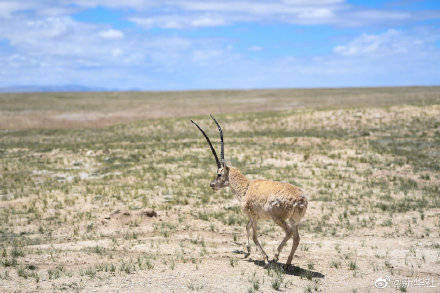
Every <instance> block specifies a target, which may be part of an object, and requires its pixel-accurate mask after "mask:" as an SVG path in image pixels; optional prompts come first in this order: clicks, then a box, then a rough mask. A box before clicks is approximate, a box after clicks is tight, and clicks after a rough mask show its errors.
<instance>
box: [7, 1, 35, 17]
mask: <svg viewBox="0 0 440 293" xmlns="http://www.w3.org/2000/svg"><path fill="white" fill-rule="evenodd" d="M32 7H33V5H31V4H30V3H26V2H24V1H23V2H17V1H5V2H4V1H1V2H0V18H1V17H3V18H9V17H11V16H12V14H13V13H14V12H17V11H22V10H25V9H29V8H32Z"/></svg>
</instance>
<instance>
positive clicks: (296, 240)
mask: <svg viewBox="0 0 440 293" xmlns="http://www.w3.org/2000/svg"><path fill="white" fill-rule="evenodd" d="M292 230H293V244H292V250H291V251H290V254H289V257H288V258H287V262H286V267H288V266H290V264H291V263H292V258H293V255H294V254H295V251H296V249H297V248H298V244H299V240H300V237H299V233H298V225H293V226H292Z"/></svg>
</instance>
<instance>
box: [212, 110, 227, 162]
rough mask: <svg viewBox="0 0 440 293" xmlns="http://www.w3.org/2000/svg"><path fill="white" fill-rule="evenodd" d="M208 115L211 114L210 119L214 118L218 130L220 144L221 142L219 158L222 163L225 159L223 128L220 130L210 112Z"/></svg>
mask: <svg viewBox="0 0 440 293" xmlns="http://www.w3.org/2000/svg"><path fill="white" fill-rule="evenodd" d="M209 116H211V118H212V120H214V122H215V124H217V127H218V131H219V132H220V144H221V148H220V158H221V160H222V163H224V161H225V144H224V142H223V130H222V128H221V126H220V124H218V122H217V120H215V118H214V116H212V114H210V115H209Z"/></svg>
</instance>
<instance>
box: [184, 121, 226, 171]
mask: <svg viewBox="0 0 440 293" xmlns="http://www.w3.org/2000/svg"><path fill="white" fill-rule="evenodd" d="M191 122H192V123H193V124H194V125H195V126H197V128H198V129H199V130H200V131H201V132H202V133H203V136H204V137H205V138H206V141H207V142H208V144H209V147H210V148H211V151H212V154H213V155H214V158H215V162H216V163H217V167H218V168H221V166H222V165H221V164H220V161H219V160H218V157H217V153H216V152H215V149H214V147H213V146H212V143H211V141H210V140H209V137H208V136H207V135H206V133H205V132H204V131H203V129H202V128H200V126H199V125H198V124H197V123H195V122H194V121H192V120H191Z"/></svg>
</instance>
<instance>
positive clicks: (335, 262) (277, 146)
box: [0, 87, 440, 292]
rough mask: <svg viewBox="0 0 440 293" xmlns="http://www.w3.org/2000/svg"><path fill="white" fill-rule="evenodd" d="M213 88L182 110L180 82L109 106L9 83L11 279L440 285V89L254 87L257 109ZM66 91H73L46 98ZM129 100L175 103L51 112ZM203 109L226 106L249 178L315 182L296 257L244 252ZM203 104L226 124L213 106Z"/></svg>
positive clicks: (2, 262)
mask: <svg viewBox="0 0 440 293" xmlns="http://www.w3.org/2000/svg"><path fill="white" fill-rule="evenodd" d="M350 90H351V91H352V94H350ZM303 91H305V92H307V95H309V96H313V99H312V100H313V102H311V101H309V100H308V99H307V98H306V97H303V98H301V97H300V96H301V95H303ZM329 92H332V94H329ZM359 92H361V93H362V94H359ZM203 93H204V92H198V93H197V95H198V96H197V97H196V98H195V101H197V99H199V100H198V101H199V102H200V101H203V102H200V103H199V104H197V103H198V102H194V101H191V98H190V97H189V94H188V93H183V94H182V95H183V99H184V100H183V101H187V103H188V104H185V103H186V102H182V101H181V103H182V105H183V104H185V105H184V106H182V107H181V109H180V112H179V110H178V106H176V105H175V104H174V102H175V101H176V100H178V98H177V97H174V96H173V95H172V94H170V93H167V94H165V93H164V94H163V95H170V96H169V97H170V98H167V97H162V98H154V99H153V98H152V99H153V100H154V101H153V102H152V101H151V99H148V98H145V99H143V98H142V97H141V94H140V93H133V95H135V96H134V97H132V98H133V100H131V98H130V97H128V96H124V95H125V94H126V93H123V94H122V96H123V99H126V100H127V101H126V102H120V101H118V100H117V94H116V93H111V95H114V97H112V98H111V99H110V100H109V102H108V105H107V103H106V99H107V98H106V97H107V96H106V95H107V94H97V95H98V100H99V101H100V102H101V104H102V107H99V106H98V105H97V103H96V101H94V100H93V99H90V98H89V99H85V98H84V97H80V98H74V99H73V100H70V99H68V98H67V97H69V94H48V95H47V96H46V95H41V94H38V95H36V96H38V97H41V98H42V100H41V101H40V100H38V98H36V97H34V96H32V95H31V94H28V95H17V96H15V98H17V99H18V100H17V102H16V103H15V102H14V96H13V95H6V98H5V96H4V95H2V96H1V97H0V107H1V109H2V110H1V111H2V113H3V114H2V115H6V116H7V117H6V116H1V117H2V122H1V123H2V124H1V125H2V128H3V129H4V130H2V131H1V132H0V173H1V176H0V291H6V292H8V291H32V290H41V291H54V290H57V291H58V290H60V291H61V290H66V291H81V290H84V289H85V290H87V291H91V290H96V291H159V292H160V291H176V292H180V291H208V292H214V291H215V292H217V291H222V292H243V291H245V292H246V291H247V292H258V291H261V292H267V291H288V292H291V291H293V292H297V291H298V292H304V291H305V292H314V291H322V292H329V291H340V292H347V291H350V290H352V291H357V292H369V291H371V292H374V291H375V290H377V289H376V288H375V287H374V282H375V280H376V279H378V278H381V277H385V276H387V277H388V278H389V279H390V281H391V282H390V283H389V284H388V288H387V289H385V290H384V292H387V290H388V291H396V290H397V291H415V290H418V291H419V290H421V291H432V292H437V291H438V290H440V273H439V272H440V88H436V87H431V88H406V89H405V88H394V89H393V88H385V89H343V90H338V89H332V90H315V91H313V90H298V92H295V91H294V90H280V91H276V90H272V91H270V90H267V91H248V92H243V93H246V96H245V97H243V99H244V100H247V101H248V102H249V105H251V106H249V108H248V110H249V111H252V112H246V111H245V110H246V108H245V106H246V104H245V103H244V106H240V107H243V108H240V107H238V106H234V105H241V104H242V100H240V94H237V92H232V94H231V95H232V96H234V95H235V96H234V97H236V98H234V99H232V98H230V99H229V98H227V96H228V95H229V94H230V93H229V92H218V93H217V92H206V93H208V94H206V93H205V94H203ZM287 93H290V94H287ZM341 93H343V94H341ZM339 94H341V97H338V95H339ZM58 95H61V96H65V97H66V98H65V101H66V102H65V103H64V104H63V103H62V102H59V103H52V104H47V103H48V101H49V102H50V101H53V100H56V99H58ZM75 95H76V94H75ZM75 95H74V94H72V96H75ZM81 95H83V94H79V96H81ZM84 95H85V94H84ZM127 95H128V94H127ZM186 95H188V96H186ZM220 96H222V97H224V99H225V100H224V104H223V105H222V106H221V110H218V109H219V108H218V107H219V106H218V105H216V103H215V102H216V101H218V100H219V99H220V100H221V98H219V97H220ZM262 96H264V105H263V104H259V106H258V105H257V103H256V102H255V101H258V99H260V98H261V97H262ZM75 97H76V96H75ZM296 97H298V98H296ZM330 97H331V98H330ZM374 97H375V98H374ZM378 97H381V98H378ZM369 98H371V99H369ZM75 99H76V100H75ZM155 99H157V100H155ZM185 99H186V100H185ZM205 99H206V100H205ZM252 99H254V102H255V103H256V104H255V105H256V106H255V108H254V106H253V105H254V104H252V103H253V102H252ZM279 99H280V101H288V102H289V103H290V104H289V103H287V104H286V103H281V102H279ZM320 99H321V100H320ZM332 100H333V101H334V102H333V103H332V102H331V101H332ZM341 101H349V102H346V103H343V102H341ZM150 102H151V104H149V103H150ZM119 103H120V104H119ZM130 103H132V104H131V105H135V106H133V109H136V108H140V109H153V108H154V107H159V106H160V107H162V108H161V110H160V111H162V112H160V111H159V110H158V111H159V112H160V113H162V114H161V115H158V116H157V117H163V118H157V117H154V116H151V117H147V116H136V117H135V118H136V119H145V118H151V119H149V120H140V121H130V122H128V123H125V122H127V121H128V120H124V119H116V118H115V119H113V118H112V119H110V120H108V121H107V120H106V121H104V122H103V121H101V120H99V119H98V120H93V119H91V120H90V121H89V122H87V121H83V119H82V118H81V119H80V122H81V123H79V124H75V123H73V124H69V123H70V122H69V123H67V122H66V123H61V124H57V126H58V127H59V128H58V129H54V127H53V124H51V123H54V120H51V119H52V118H50V119H49V118H48V120H44V119H43V118H41V117H44V116H45V115H46V116H47V117H50V115H49V114H48V113H58V114H57V115H61V114H64V115H65V116H64V117H72V116H69V114H70V115H73V114H75V113H78V111H79V110H78V109H84V110H83V111H84V112H82V113H91V112H89V111H92V112H95V113H98V114H99V113H101V114H102V115H106V113H107V112H114V111H116V110H115V109H118V108H119V109H121V107H122V105H126V104H130ZM156 103H159V104H160V105H159V104H156ZM258 103H260V102H258ZM278 103H279V104H278ZM89 104H90V105H94V106H89ZM266 104H267V106H265V105H266ZM26 105H27V106H26ZM63 105H64V108H63ZM117 105H119V106H117ZM154 105H155V106H154ZM209 105H211V106H209ZM229 105H231V108H228V107H229ZM150 106H151V108H150ZM14 107H15V108H14ZM130 107H131V106H130ZM130 107H128V106H127V108H126V109H129V108H130ZM204 107H206V109H204ZM234 107H236V108H234ZM258 107H260V108H258ZM277 107H279V108H277ZM167 109H170V111H169V113H168V112H167ZM188 109H189V114H205V113H208V112H209V111H213V112H216V111H217V110H218V112H221V113H223V114H220V115H217V116H216V117H217V118H218V120H219V121H220V123H221V124H222V126H223V128H224V131H225V140H226V157H227V159H229V160H230V162H231V164H232V165H234V166H236V167H239V168H241V170H242V171H243V172H244V173H245V174H247V175H248V176H249V177H250V178H267V179H273V180H281V181H288V182H290V183H293V184H296V185H298V186H301V187H302V188H304V189H306V190H307V191H308V193H309V194H310V203H309V209H308V212H307V214H306V221H305V222H304V223H303V224H302V226H301V227H300V235H301V237H302V239H301V243H300V247H299V249H298V251H297V256H296V257H295V258H294V260H293V264H294V267H292V268H291V269H289V270H288V271H283V270H282V269H281V266H279V265H277V264H275V265H271V266H266V267H265V266H264V265H263V264H262V263H261V262H260V261H259V260H260V258H261V257H260V255H259V254H258V253H257V251H256V249H255V247H253V254H251V257H250V259H244V258H243V251H244V246H245V243H246V239H245V228H244V225H245V223H246V219H245V218H244V216H243V214H242V213H241V211H240V208H239V204H238V202H237V200H236V199H235V198H234V197H233V196H232V194H231V193H229V192H228V191H227V190H223V191H220V192H217V193H214V192H213V191H212V190H211V189H210V188H209V181H210V179H211V177H212V176H213V175H214V173H215V164H214V162H213V158H212V155H211V154H210V152H209V149H208V148H207V146H206V143H205V141H204V139H203V137H201V136H200V133H199V132H198V130H197V129H195V127H194V126H193V125H192V124H191V123H190V122H189V119H188V118H186V117H180V116H185V114H188V113H185V111H186V110H188ZM277 110H279V111H277ZM26 111H27V112H32V114H31V116H30V117H31V118H30V119H29V118H25V117H27V116H26ZM81 111H82V110H81ZM127 111H128V112H130V111H131V110H127ZM133 111H135V110H133ZM6 112H7V114H4V113H6ZM14 112H15V114H14ZM234 112H237V113H234ZM238 112H241V113H238ZM60 113H61V114H60ZM170 113H171V114H170ZM14 115H15V116H14ZM32 115H34V116H32ZM90 115H91V114H90ZM170 115H171V116H176V117H174V118H173V117H167V116H170ZM73 116H75V115H73ZM3 117H6V118H5V120H3ZM14 117H15V118H14ZM32 117H34V118H35V117H37V118H36V119H35V120H34V119H33V118H32ZM38 117H40V118H41V119H42V120H41V119H40V118H38ZM75 117H76V116H75ZM98 117H100V116H99V115H98ZM153 118H154V119H153ZM192 118H195V119H197V121H198V122H199V123H200V125H201V126H203V127H204V128H205V129H206V130H208V132H209V133H210V135H211V138H212V139H213V140H214V139H215V138H217V133H216V128H215V126H214V125H213V123H212V121H211V120H209V119H208V117H207V116H206V115H204V116H196V117H194V116H192ZM133 119H134V118H133ZM14 120H15V122H13V121H14ZM129 120H132V118H130V119H129ZM11 121H12V122H11ZM96 121H99V123H98V122H96ZM119 122H124V123H119ZM14 123H15V124H14ZM87 123H89V124H87ZM114 123H116V124H114ZM108 124H113V125H110V126H106V125H108ZM51 125H52V127H51ZM78 126H81V128H77V127H78ZM149 209H154V210H155V211H156V212H157V214H158V215H157V217H150V216H148V215H147V214H146V212H145V211H147V210H149ZM260 233H261V236H260V241H261V242H262V245H263V246H264V247H265V250H266V251H267V252H271V255H273V250H275V248H276V246H277V244H278V243H279V242H280V241H281V239H282V237H283V233H282V231H281V229H280V228H278V227H276V226H275V225H274V224H273V223H271V222H262V223H261V224H260ZM289 243H290V242H289ZM288 251H289V249H288V248H286V249H285V251H284V252H283V254H282V255H281V257H280V262H283V261H285V259H286V257H287V253H288ZM408 280H409V281H411V282H412V283H410V284H405V281H408ZM399 281H400V283H399ZM415 281H418V283H413V282H415ZM428 285H432V286H434V287H429V286H428ZM381 292H382V291H381Z"/></svg>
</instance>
